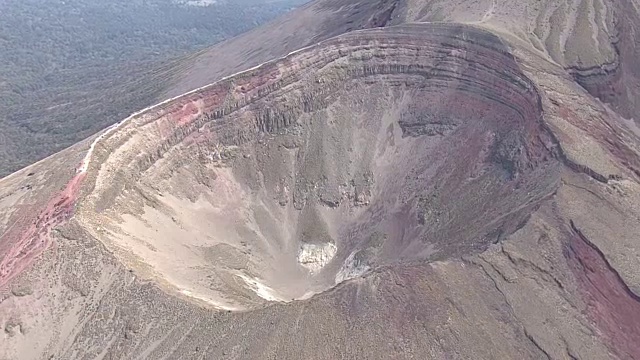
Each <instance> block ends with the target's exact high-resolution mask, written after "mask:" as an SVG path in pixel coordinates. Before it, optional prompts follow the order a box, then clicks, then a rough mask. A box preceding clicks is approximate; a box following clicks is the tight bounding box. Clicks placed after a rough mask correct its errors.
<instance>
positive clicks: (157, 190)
mask: <svg viewBox="0 0 640 360" xmlns="http://www.w3.org/2000/svg"><path fill="white" fill-rule="evenodd" d="M485 5H486V6H491V7H489V8H487V9H486V10H487V11H486V12H484V13H481V12H478V11H476V10H478V9H476V8H475V6H480V7H481V6H485ZM521 6H524V5H521V2H518V3H517V4H515V3H512V2H506V1H503V2H500V1H494V2H492V3H490V4H483V3H482V2H468V3H467V2H465V1H462V0H461V1H458V2H454V3H451V2H447V3H446V4H445V2H439V1H428V2H427V1H418V0H413V1H398V2H387V1H377V2H376V1H368V2H366V1H362V2H356V3H349V4H346V3H344V4H343V3H340V2H339V1H336V0H332V1H326V2H316V3H312V4H310V5H308V6H307V7H305V8H304V9H302V10H299V12H298V13H299V14H305V13H306V14H310V13H311V12H312V11H316V10H317V9H325V10H326V9H333V10H331V11H334V12H335V11H351V12H350V14H359V15H358V16H357V17H355V18H354V17H352V18H351V19H360V20H358V21H356V22H355V23H356V24H357V25H353V26H357V27H358V29H359V30H358V29H355V28H349V29H347V28H346V27H348V26H350V25H349V24H346V23H343V24H342V25H341V26H344V27H345V28H344V29H343V28H339V27H335V28H331V29H332V31H336V32H344V31H347V30H348V31H349V32H347V33H345V34H342V35H339V34H338V33H331V32H326V31H325V30H326V28H324V27H323V26H328V25H327V24H329V23H327V22H325V21H324V20H323V19H324V18H323V19H319V20H316V22H313V21H312V22H310V24H309V31H316V33H317V34H318V35H317V38H318V39H320V38H322V37H326V40H322V41H320V42H319V43H315V41H314V42H313V44H312V45H311V46H308V47H304V48H301V49H299V50H296V51H294V52H293V53H289V54H286V53H284V54H279V52H284V51H287V50H288V49H286V46H284V47H281V48H274V49H270V50H269V51H273V53H268V52H263V53H261V54H262V55H256V57H255V58H254V59H249V60H248V63H247V64H251V61H258V60H257V59H261V58H262V57H268V55H267V54H272V55H273V54H274V53H278V55H281V57H278V58H276V59H274V60H272V61H269V62H266V63H262V64H255V65H259V66H257V67H254V68H252V69H250V70H246V71H243V72H241V73H239V74H234V75H233V76H230V77H227V78H224V79H222V80H218V81H215V82H214V83H212V84H210V85H206V84H195V83H194V82H193V81H192V80H193V79H194V78H190V77H189V76H192V75H189V74H185V75H184V77H183V78H182V79H183V80H181V81H184V82H183V83H182V85H180V84H177V85H176V86H177V88H176V89H182V90H180V91H183V90H186V89H187V87H189V86H195V85H205V86H203V87H201V88H198V89H196V90H193V91H190V92H188V93H186V94H184V95H179V94H176V95H177V96H176V97H175V98H172V99H170V100H168V101H165V102H163V103H161V104H158V105H157V106H154V107H151V108H149V109H145V110H142V111H140V112H138V113H136V114H134V115H132V116H131V117H129V118H127V119H125V120H123V121H122V122H120V123H118V124H116V126H114V127H112V128H110V129H108V130H106V131H105V132H104V133H103V134H101V135H100V136H99V137H96V138H94V139H89V140H87V141H86V142H84V143H80V144H78V145H77V146H75V147H73V148H70V149H68V150H66V151H64V152H62V153H60V154H56V155H54V156H53V157H51V158H49V159H45V160H44V161H42V162H40V163H38V164H35V165H33V166H31V167H29V168H27V169H24V170H22V171H20V172H18V173H15V174H13V175H11V176H9V177H7V178H5V179H3V180H2V191H3V194H4V195H3V197H2V200H1V201H2V215H3V217H2V218H3V224H4V225H3V226H4V227H3V228H2V234H3V235H2V242H1V243H0V250H1V251H2V263H0V285H1V288H2V289H3V290H2V291H3V292H2V297H1V299H2V300H1V302H0V323H1V324H2V326H3V328H4V334H2V336H4V340H5V343H6V344H9V345H8V346H6V347H3V348H2V349H1V350H0V355H2V356H4V357H6V358H12V359H13V358H49V357H53V358H150V359H159V358H171V359H181V358H184V359H191V358H193V359H208V358H230V359H244V358H274V359H275V358H277V359H280V358H292V359H295V358H317V359H335V358H372V359H375V358H389V357H394V358H438V359H440V358H459V359H467V358H487V359H491V358H553V359H566V358H575V359H605V358H620V359H632V358H637V357H638V356H640V348H639V347H638V344H639V343H640V341H639V340H640V322H639V320H640V319H636V318H637V315H636V314H637V311H636V310H637V308H638V307H639V306H640V303H639V299H638V295H637V294H638V293H639V292H640V276H639V274H640V273H639V272H638V270H637V259H638V256H639V255H640V253H639V252H640V247H638V245H637V241H636V240H637V234H638V233H640V232H639V231H640V221H639V220H640V207H638V205H637V204H640V192H639V190H640V189H639V187H640V185H639V181H640V156H639V151H640V137H639V135H638V133H637V132H636V131H635V129H636V128H635V127H634V124H633V121H631V122H630V121H628V120H626V119H625V118H624V116H626V115H625V114H626V113H625V111H626V110H625V109H629V107H625V106H632V105H633V106H635V103H633V101H632V99H633V97H628V98H624V97H623V96H621V95H617V94H616V93H614V94H613V95H611V96H612V97H611V98H606V97H605V96H604V95H603V93H602V91H601V90H598V89H600V88H601V87H597V86H596V87H591V86H589V85H588V84H589V82H591V81H592V82H593V83H596V82H600V83H605V82H610V81H613V80H610V79H613V78H603V77H598V75H594V76H595V77H591V78H589V76H591V75H589V74H588V71H586V70H585V68H578V67H576V64H577V63H576V61H577V60H576V59H578V58H579V59H580V61H581V64H583V63H589V64H591V65H590V66H597V67H598V68H599V69H601V70H602V69H607V67H606V66H605V63H609V62H611V59H614V60H613V61H614V62H615V61H617V62H618V64H619V65H616V66H617V68H618V69H621V70H619V71H620V72H619V73H622V72H624V71H631V70H624V69H632V68H633V66H634V63H633V60H632V59H631V58H630V57H627V56H626V55H625V56H623V55H620V54H622V53H623V51H620V52H615V51H614V52H608V49H618V47H620V48H622V47H624V46H626V47H627V49H632V46H631V45H630V44H632V43H633V41H634V40H633V36H634V35H635V32H633V31H629V30H628V29H627V28H623V29H622V30H621V31H622V32H621V33H620V34H625V35H620V36H619V39H620V40H619V41H614V40H616V39H615V38H613V37H609V36H610V35H611V34H610V33H609V32H608V29H611V27H607V26H608V25H611V24H616V26H619V24H621V23H624V24H627V25H624V26H635V25H634V24H636V23H634V22H632V21H631V22H627V20H624V19H632V18H633V16H637V10H636V9H635V7H634V5H633V4H626V3H625V2H617V1H596V0H594V1H576V2H575V4H571V6H569V5H566V6H567V8H566V9H564V10H558V9H562V7H555V6H554V5H553V4H552V2H537V3H536V4H533V3H532V4H528V6H527V7H526V9H528V12H525V14H526V20H527V21H519V20H518V19H517V18H516V17H515V15H514V16H513V17H509V16H508V15H509V14H521V13H519V12H516V10H519V9H520V7H521ZM354 9H355V10H354ZM569 9H571V11H568V10H569ZM356 10H357V11H356ZM520 10H521V9H520ZM360 11H361V12H360ZM620 11H625V13H624V15H621V14H622V13H621V12H620ZM534 12H535V14H538V15H537V16H535V17H534V16H532V14H533V13H534ZM478 13H480V14H484V15H483V17H482V18H480V19H477V18H476V17H474V16H477V14H478ZM326 14H328V12H327V13H325V16H327V17H328V15H326ZM550 14H551V15H550ZM553 14H555V15H553ZM585 14H592V15H593V14H601V15H602V14H607V15H606V16H595V15H594V16H592V18H593V19H595V20H594V21H595V24H596V27H592V28H591V29H599V30H597V31H595V30H594V31H595V32H594V33H597V34H600V33H601V34H602V35H601V37H600V38H598V37H596V38H598V39H600V40H599V42H598V44H599V45H598V46H596V47H592V48H590V51H594V52H593V53H589V52H582V51H579V54H578V55H579V56H578V57H572V56H574V55H572V54H571V53H570V49H571V48H574V49H577V46H578V45H579V44H577V43H576V41H578V40H576V37H575V36H573V35H571V34H574V35H576V36H578V35H577V34H581V33H580V31H581V30H580V29H581V28H580V27H579V26H577V25H576V24H577V23H579V21H578V20H577V19H583V18H584V16H583V15H585ZM294 15H295V14H294ZM294 15H289V16H293V17H291V18H284V19H283V20H281V21H280V22H276V23H274V24H272V25H269V26H268V27H266V28H265V29H263V32H257V33H253V34H248V35H245V39H251V38H253V39H260V38H264V37H267V36H272V37H275V36H282V35H281V34H283V33H284V34H286V33H287V31H288V30H289V29H290V28H289V27H288V26H291V24H292V23H296V24H300V23H301V22H300V21H303V20H300V19H298V20H296V21H298V22H293V21H292V20H291V21H287V19H296V18H295V16H294ZM300 16H301V15H300ZM548 16H551V18H553V19H555V20H553V22H550V23H549V24H551V25H550V28H540V29H537V28H536V29H537V30H536V31H538V32H537V33H538V35H536V36H538V37H539V38H541V39H542V38H546V40H545V41H540V42H536V41H534V40H535V39H532V38H530V37H529V35H528V33H527V31H526V29H529V30H531V29H533V28H532V27H531V26H532V25H531V24H543V23H544V21H546V20H545V19H547V18H548ZM587 18H589V17H587ZM623 18H624V19H623ZM302 19H304V18H302ZM332 19H333V20H334V21H338V20H337V19H336V18H332ZM532 19H535V20H532ZM571 19H573V20H571ZM598 19H599V20H598ZM607 19H608V20H607ZM411 20H415V21H417V22H413V23H411V24H400V23H402V22H405V21H411ZM354 21H355V20H354ZM433 21H438V22H437V23H434V22H433ZM580 21H582V20H580ZM394 23H398V25H395V26H387V25H392V24H394ZM278 24H280V25H278ZM282 24H289V25H282ZM323 24H324V25H323ZM562 24H564V25H562ZM554 26H560V27H561V29H564V30H563V31H561V33H563V34H565V35H563V36H562V37H557V38H554V37H553V36H556V35H553V36H552V35H550V34H553V33H554V31H556V30H554V29H556V28H555V27H554ZM620 26H621V25H620ZM278 27H280V29H279V30H276V29H278ZM362 28H364V29H362ZM317 29H323V30H322V31H320V30H317ZM341 29H342V30H341ZM534 33H535V32H534ZM540 34H547V35H540ZM567 34H568V35H567ZM582 35H584V34H583V33H582ZM295 36H297V34H296V35H295ZM587 38H589V37H587ZM241 39H242V38H241ZM558 39H563V40H562V41H563V42H564V45H563V46H562V47H554V46H555V45H554V44H558V43H559V42H558ZM580 39H581V40H580V41H585V40H584V39H583V38H580ZM234 41H236V42H237V41H241V40H233V41H231V42H230V43H229V44H233V42H234ZM295 41H301V40H295ZM606 41H611V42H610V44H612V45H611V46H612V47H611V48H610V47H609V45H606ZM229 44H227V45H223V46H231V45H229ZM236 44H237V43H236ZM254 44H255V43H252V42H249V43H248V45H246V46H247V47H246V48H244V49H247V50H238V49H240V48H239V47H238V48H235V47H234V48H235V49H236V50H235V51H236V53H235V54H239V53H241V52H242V51H250V48H251V47H252V46H254ZM621 44H623V45H621ZM624 44H626V45H624ZM594 49H595V50H594ZM219 50H220V49H219ZM552 50H553V51H552ZM576 51H577V50H576ZM625 51H632V50H625ZM201 56H205V57H200V58H199V59H200V60H198V61H200V65H198V66H204V65H206V64H207V60H206V55H201ZM220 56H221V57H225V56H229V59H232V58H233V57H234V56H237V55H234V54H233V53H230V52H229V53H226V52H222V53H221V55H220ZM576 56H577V55H576ZM616 59H617V60H616ZM194 64H195V63H194ZM251 65H254V64H251ZM239 66H240V65H239ZM221 68H222V67H221V65H211V67H210V68H209V70H207V71H209V72H207V71H205V72H204V73H203V74H202V75H203V77H204V78H205V79H206V78H207V76H210V77H211V81H213V80H215V79H217V78H219V76H220V75H221V74H228V72H229V70H220V69H221ZM192 69H197V66H195V67H193V68H192ZM193 71H195V70H193ZM224 71H227V72H226V73H225V72H224ZM602 71H607V70H602ZM616 71H618V70H616ZM616 71H613V72H614V73H615V72H616ZM195 73H197V72H194V73H193V74H195ZM629 74H630V73H629ZM193 76H195V75H193ZM616 76H618V75H616ZM585 77H587V78H588V79H589V80H588V81H587V80H585ZM189 79H192V80H189ZM620 79H624V80H621V81H623V83H622V85H621V86H624V87H626V88H627V89H629V90H628V91H627V90H625V91H626V93H627V94H633V92H632V91H633V90H632V89H634V87H635V86H637V84H636V83H635V82H634V78H633V77H632V76H625V77H620ZM189 84H191V85H189ZM180 86H183V87H184V88H180ZM603 86H604V85H603ZM176 91H178V90H176ZM600 99H602V100H603V101H607V102H608V103H603V102H602V101H600ZM624 104H626V105H624ZM51 329H54V330H53V331H51Z"/></svg>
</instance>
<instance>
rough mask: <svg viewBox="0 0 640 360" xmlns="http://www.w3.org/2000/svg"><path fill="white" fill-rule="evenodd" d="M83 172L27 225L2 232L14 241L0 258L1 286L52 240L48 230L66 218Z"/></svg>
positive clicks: (73, 203) (6, 238)
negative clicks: (0, 258)
mask: <svg viewBox="0 0 640 360" xmlns="http://www.w3.org/2000/svg"><path fill="white" fill-rule="evenodd" d="M85 176H86V173H78V174H76V176H74V177H73V178H72V179H71V180H70V181H69V182H68V183H67V185H66V187H65V188H64V189H63V190H62V191H61V192H59V193H58V194H56V195H55V196H53V197H52V198H51V199H50V200H49V202H48V203H47V204H46V205H45V206H44V207H43V208H42V209H41V210H40V212H39V213H37V215H36V216H35V218H34V220H33V222H32V223H31V225H29V226H23V227H15V228H12V229H10V230H9V231H7V232H6V233H5V234H3V235H2V237H3V241H5V242H6V243H10V244H13V245H12V246H11V248H9V249H8V251H7V252H6V253H5V256H4V258H2V261H1V262H0V288H2V287H4V286H5V285H6V284H7V283H8V282H9V280H11V279H12V278H14V277H15V276H16V275H18V274H19V273H20V272H21V271H22V270H24V269H25V268H26V267H27V266H29V265H30V264H31V263H32V262H33V260H34V259H35V258H36V257H37V256H38V255H40V254H41V253H42V252H43V251H44V250H46V249H47V248H48V247H49V246H50V245H51V243H52V241H53V238H52V236H51V230H52V229H54V228H56V227H57V226H60V225H61V224H63V223H64V222H66V221H67V220H68V219H69V218H70V217H71V214H72V213H73V209H74V206H75V203H76V199H77V194H78V190H79V189H80V185H81V184H82V181H83V180H84V178H85Z"/></svg>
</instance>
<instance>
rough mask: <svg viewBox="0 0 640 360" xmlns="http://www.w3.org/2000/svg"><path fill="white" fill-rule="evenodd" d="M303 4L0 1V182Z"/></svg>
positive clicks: (288, 0) (290, 0) (295, 0)
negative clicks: (208, 50)
mask: <svg viewBox="0 0 640 360" xmlns="http://www.w3.org/2000/svg"><path fill="white" fill-rule="evenodd" d="M303 2H305V1H303V0H282V1H272V2H266V1H264V0H240V1H233V2H231V1H226V2H224V1H220V0H218V1H217V2H216V3H214V4H211V5H209V6H193V5H189V4H187V3H186V1H182V2H176V1H173V0H47V1H42V0H0V177H1V176H5V175H7V174H9V173H11V172H13V171H15V170H18V169H19V168H21V167H24V166H26V165H28V164H30V163H33V162H35V161H37V160H39V159H41V158H43V157H45V156H47V155H50V154H52V153H54V152H56V151H59V150H61V149H63V148H65V147H67V146H70V145H71V144H73V143H75V142H77V141H79V140H82V139H84V138H86V137H87V136H90V135H91V134H93V133H95V132H96V131H98V130H100V129H102V128H104V127H106V126H108V125H110V124H112V123H114V122H116V121H118V120H120V119H122V118H124V117H126V116H127V115H129V114H130V113H132V112H134V111H136V110H138V109H140V108H144V107H146V106H148V105H150V104H151V103H153V102H155V101H158V100H159V99H158V96H159V95H160V94H161V93H162V91H163V90H164V89H165V88H166V87H167V86H170V82H171V78H172V76H174V75H175V74H176V73H177V72H179V71H180V70H181V68H183V67H185V66H188V63H189V59H190V58H192V57H193V56H194V55H189V54H193V52H194V51H197V50H198V49H202V48H204V47H206V46H208V45H211V44H214V43H216V42H219V41H221V40H223V39H225V38H229V37H231V36H233V35H236V34H239V33H241V32H243V31H246V30H249V29H250V28H252V27H255V26H257V25H259V24H261V23H264V22H266V21H267V20H269V19H271V18H273V17H275V16H277V15H278V14H280V13H282V12H285V11H287V10H289V9H291V8H292V7H293V6H295V5H299V4H301V3H303Z"/></svg>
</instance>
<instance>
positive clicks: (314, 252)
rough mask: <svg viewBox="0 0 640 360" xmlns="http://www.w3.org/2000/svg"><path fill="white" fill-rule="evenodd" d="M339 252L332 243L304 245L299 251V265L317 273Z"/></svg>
mask: <svg viewBox="0 0 640 360" xmlns="http://www.w3.org/2000/svg"><path fill="white" fill-rule="evenodd" d="M337 251H338V248H337V247H336V246H335V245H334V244H332V243H324V244H302V246H300V250H299V251H298V263H299V264H300V265H302V266H304V267H305V268H307V269H308V270H309V271H310V272H311V273H315V272H318V271H320V270H321V269H322V268H323V267H325V265H327V264H328V263H329V261H331V259H333V257H334V256H335V255H336V252H337Z"/></svg>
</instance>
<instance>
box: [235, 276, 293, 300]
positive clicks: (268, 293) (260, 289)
mask: <svg viewBox="0 0 640 360" xmlns="http://www.w3.org/2000/svg"><path fill="white" fill-rule="evenodd" d="M238 276H239V277H240V278H241V279H242V280H244V282H245V283H246V284H247V286H249V289H251V290H252V291H253V292H255V293H256V295H258V296H260V297H261V298H263V299H265V300H267V301H280V302H282V301H287V299H284V298H282V297H281V296H280V295H278V293H276V291H275V290H273V289H272V288H270V287H268V286H267V285H265V284H263V283H261V282H260V281H258V280H257V279H255V278H252V277H249V276H247V275H244V274H238ZM289 300H290V299H289Z"/></svg>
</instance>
